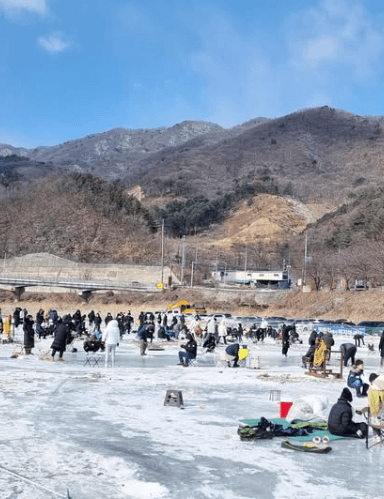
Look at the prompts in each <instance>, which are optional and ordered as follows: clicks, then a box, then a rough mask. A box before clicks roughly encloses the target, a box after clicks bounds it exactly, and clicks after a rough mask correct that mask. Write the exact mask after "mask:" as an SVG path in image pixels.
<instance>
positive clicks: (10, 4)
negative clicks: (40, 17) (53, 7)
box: [0, 0, 48, 14]
mask: <svg viewBox="0 0 384 499" xmlns="http://www.w3.org/2000/svg"><path fill="white" fill-rule="evenodd" d="M1 8H3V9H4V10H5V11H6V12H7V13H10V14H13V13H15V12H17V11H25V10H27V11H30V12H38V13H39V14H46V13H47V12H48V4H47V2H46V0H1V1H0V9H1Z"/></svg>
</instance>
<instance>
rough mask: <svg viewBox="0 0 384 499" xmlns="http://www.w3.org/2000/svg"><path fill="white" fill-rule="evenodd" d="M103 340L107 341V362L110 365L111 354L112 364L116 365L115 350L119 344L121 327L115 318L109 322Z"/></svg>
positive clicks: (105, 365) (106, 365) (106, 364)
mask: <svg viewBox="0 0 384 499" xmlns="http://www.w3.org/2000/svg"><path fill="white" fill-rule="evenodd" d="M103 341H104V343H105V364H104V367H108V357H109V354H111V365H112V367H115V352H116V347H117V346H119V341H120V329H119V323H118V322H117V320H115V319H113V320H111V321H109V322H108V324H107V327H106V328H105V329H104V332H103Z"/></svg>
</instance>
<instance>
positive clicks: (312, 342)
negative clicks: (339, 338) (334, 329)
mask: <svg viewBox="0 0 384 499" xmlns="http://www.w3.org/2000/svg"><path fill="white" fill-rule="evenodd" d="M318 337H319V336H318V334H317V332H316V331H315V330H313V331H312V333H311V334H310V335H309V339H308V343H309V345H310V346H311V347H315V346H316V340H317V338H318Z"/></svg>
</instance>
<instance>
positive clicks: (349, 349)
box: [340, 343, 357, 367]
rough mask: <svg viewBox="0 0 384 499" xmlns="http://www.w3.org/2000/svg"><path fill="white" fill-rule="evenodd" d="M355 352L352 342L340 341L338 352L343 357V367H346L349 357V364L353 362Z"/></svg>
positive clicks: (355, 348)
mask: <svg viewBox="0 0 384 499" xmlns="http://www.w3.org/2000/svg"><path fill="white" fill-rule="evenodd" d="M356 352H357V347H355V345H354V344H353V343H342V344H341V345H340V353H341V356H342V357H343V359H344V367H347V365H348V361H349V359H351V364H352V365H353V364H354V363H355V355H356Z"/></svg>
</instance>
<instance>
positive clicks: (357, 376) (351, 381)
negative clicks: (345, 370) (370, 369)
mask: <svg viewBox="0 0 384 499" xmlns="http://www.w3.org/2000/svg"><path fill="white" fill-rule="evenodd" d="M363 374H364V362H363V361H362V360H360V359H357V360H356V362H355V364H352V366H351V370H350V371H349V374H348V379H347V385H348V386H349V387H350V388H355V389H356V396H357V397H366V396H367V395H368V388H369V385H368V383H364V381H363V380H362V379H361V377H362V376H363Z"/></svg>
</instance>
